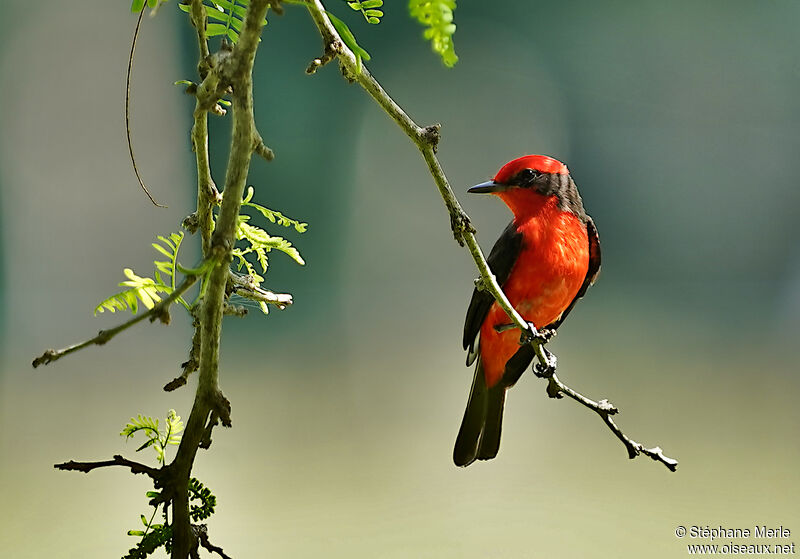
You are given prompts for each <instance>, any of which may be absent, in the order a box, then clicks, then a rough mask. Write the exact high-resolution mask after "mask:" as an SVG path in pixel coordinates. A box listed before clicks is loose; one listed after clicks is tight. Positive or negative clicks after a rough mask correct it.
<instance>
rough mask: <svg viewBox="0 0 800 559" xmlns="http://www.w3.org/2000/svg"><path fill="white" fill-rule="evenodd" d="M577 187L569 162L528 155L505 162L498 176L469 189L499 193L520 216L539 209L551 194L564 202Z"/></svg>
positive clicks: (482, 192) (483, 192) (479, 192)
mask: <svg viewBox="0 0 800 559" xmlns="http://www.w3.org/2000/svg"><path fill="white" fill-rule="evenodd" d="M573 190H574V192H575V195H577V190H575V183H573V182H572V180H571V179H570V176H569V170H568V169H567V166H566V165H564V164H563V163H561V162H560V161H558V160H557V159H553V158H552V157H548V156H546V155H525V156H523V157H518V158H517V159H514V160H513V161H509V162H508V163H506V164H505V165H503V167H502V168H501V169H500V170H499V171H498V172H497V174H496V175H495V176H494V179H492V180H490V181H487V182H484V183H481V184H477V185H475V186H473V187H472V188H470V189H469V190H467V192H472V193H478V194H496V195H497V196H498V197H499V198H501V199H502V200H503V202H505V203H506V205H507V206H508V207H509V208H510V209H511V211H512V212H513V213H514V215H515V216H517V217H520V216H523V215H525V214H527V213H531V212H535V211H537V210H538V208H540V207H541V206H542V205H543V204H544V203H545V201H546V200H547V199H548V198H550V197H551V196H555V197H556V198H557V199H558V202H559V204H560V205H561V203H563V202H564V200H565V198H566V197H571V195H572V191H573ZM581 210H582V208H581Z"/></svg>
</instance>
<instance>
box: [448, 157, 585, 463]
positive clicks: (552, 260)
mask: <svg viewBox="0 0 800 559" xmlns="http://www.w3.org/2000/svg"><path fill="white" fill-rule="evenodd" d="M468 192H478V193H489V194H496V195H497V196H498V197H500V199H502V200H503V202H505V203H506V205H507V206H508V207H509V208H510V209H511V212H512V213H513V214H514V219H513V220H512V221H511V223H509V224H508V227H506V228H505V230H504V231H503V233H502V234H501V235H500V238H499V239H497V242H496V243H495V245H494V247H493V248H492V251H491V253H490V254H489V258H488V263H489V267H490V268H491V270H492V273H493V274H494V275H495V276H496V278H497V282H498V283H499V284H500V286H501V287H502V288H503V291H504V292H505V294H506V296H507V297H508V300H509V301H510V302H511V304H512V306H513V307H514V308H515V309H516V310H517V312H519V313H520V314H521V315H522V317H523V318H524V319H525V320H526V321H528V322H530V323H532V324H533V325H534V326H535V327H536V328H537V329H539V330H541V329H550V330H555V329H556V328H558V326H559V325H560V324H561V322H563V320H564V318H565V317H566V316H567V314H568V313H569V312H570V311H571V310H572V307H573V306H574V305H575V302H576V301H577V300H578V299H580V298H581V297H582V296H583V294H584V293H586V289H587V288H588V287H589V286H590V285H591V284H592V283H593V282H594V280H595V278H596V277H597V274H598V272H599V271H600V242H599V240H598V237H597V229H596V228H595V226H594V222H593V221H592V218H591V217H589V216H588V215H587V214H586V211H585V210H584V209H583V202H582V201H581V197H580V194H578V188H577V187H576V186H575V183H574V182H573V180H572V177H570V175H569V171H568V170H567V166H566V165H564V164H563V163H561V162H560V161H557V160H555V159H553V158H551V157H547V156H545V155H526V156H525V157H520V158H518V159H514V160H513V161H511V162H509V163H506V164H505V165H504V166H503V168H502V169H500V171H498V173H497V175H495V177H494V180H491V181H489V182H485V183H482V184H479V185H477V186H473V187H472V188H470V189H469V191H468ZM510 322H511V321H510V319H509V318H508V316H507V315H506V313H505V312H504V311H503V309H502V308H500V306H499V305H498V304H497V303H496V302H495V301H494V298H493V297H492V295H491V294H490V293H488V292H486V291H480V290H478V289H477V288H476V289H475V291H474V292H473V293H472V300H471V301H470V303H469V309H468V310H467V319H466V322H465V323H464V349H467V350H468V351H469V354H468V356H467V365H471V364H472V363H473V362H474V361H475V360H476V358H477V365H476V366H475V379H474V380H473V381H472V390H471V391H470V395H469V401H468V402H467V409H466V411H465V412H464V419H463V421H462V422H461V429H460V430H459V432H458V438H457V439H456V446H455V450H454V451H453V461H454V462H455V463H456V465H457V466H468V465H470V464H471V463H472V462H474V461H475V459H478V460H489V459H491V458H494V457H495V456H497V451H498V449H499V448H500V429H501V425H502V421H503V404H504V403H505V397H506V390H508V389H509V388H510V387H511V386H513V385H514V383H516V382H517V380H519V377H520V376H521V375H522V373H523V372H524V371H525V369H526V368H527V367H528V366H529V365H530V364H531V361H532V360H533V358H534V356H535V352H534V349H533V347H532V346H531V345H530V344H524V345H520V335H519V332H518V331H517V330H516V329H514V328H508V326H509V323H510Z"/></svg>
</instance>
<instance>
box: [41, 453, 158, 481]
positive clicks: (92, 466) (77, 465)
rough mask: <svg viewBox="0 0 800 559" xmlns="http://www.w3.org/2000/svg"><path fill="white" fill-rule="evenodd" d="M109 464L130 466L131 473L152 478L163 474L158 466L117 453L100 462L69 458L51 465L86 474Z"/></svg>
mask: <svg viewBox="0 0 800 559" xmlns="http://www.w3.org/2000/svg"><path fill="white" fill-rule="evenodd" d="M109 466H123V467H125V468H130V469H131V472H132V473H134V474H147V475H148V476H150V477H151V478H153V479H154V480H158V479H161V478H162V477H163V475H164V470H160V469H158V468H151V467H150V466H146V465H145V464H141V463H139V462H134V461H133V460H128V459H127V458H123V457H122V456H120V455H119V454H115V455H114V459H113V460H102V461H100V462H76V461H75V460H70V461H69V462H62V463H61V464H54V465H53V467H54V468H55V469H57V470H64V471H70V472H83V473H85V474H88V473H89V472H91V471H92V470H96V469H97V468H107V467H109Z"/></svg>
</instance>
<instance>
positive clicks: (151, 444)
mask: <svg viewBox="0 0 800 559" xmlns="http://www.w3.org/2000/svg"><path fill="white" fill-rule="evenodd" d="M155 443H156V439H148V440H146V441H145V442H144V444H142V446H140V447H139V448H137V449H136V452H139V451H140V450H144V449H145V448H147V447H148V446H153V445H154V444H155Z"/></svg>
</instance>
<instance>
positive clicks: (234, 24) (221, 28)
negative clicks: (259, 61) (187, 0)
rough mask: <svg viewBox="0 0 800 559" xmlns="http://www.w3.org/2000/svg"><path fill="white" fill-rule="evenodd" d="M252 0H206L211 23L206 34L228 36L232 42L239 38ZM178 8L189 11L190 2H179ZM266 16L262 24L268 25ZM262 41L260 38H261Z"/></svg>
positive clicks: (205, 5) (207, 25) (205, 7)
mask: <svg viewBox="0 0 800 559" xmlns="http://www.w3.org/2000/svg"><path fill="white" fill-rule="evenodd" d="M249 4H250V0H233V1H232V2H231V1H229V0H205V1H204V3H203V9H205V12H206V17H207V18H208V20H209V23H207V24H206V35H208V36H209V37H226V38H227V39H228V40H230V41H231V43H236V41H238V40H239V34H240V33H241V32H242V26H243V25H244V18H245V16H246V15H247V6H248V5H249ZM178 8H180V9H181V10H182V11H184V12H186V13H189V12H190V11H191V7H190V6H189V5H188V4H183V3H181V4H178ZM266 24H267V20H266V18H265V19H264V20H263V22H262V25H266ZM259 41H260V39H259Z"/></svg>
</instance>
